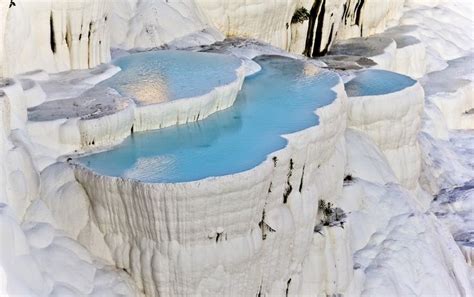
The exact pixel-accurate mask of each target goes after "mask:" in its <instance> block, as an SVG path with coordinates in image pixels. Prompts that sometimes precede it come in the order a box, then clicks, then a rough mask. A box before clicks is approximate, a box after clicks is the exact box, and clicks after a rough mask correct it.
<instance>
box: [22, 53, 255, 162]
mask: <svg viewBox="0 0 474 297" xmlns="http://www.w3.org/2000/svg"><path fill="white" fill-rule="evenodd" d="M107 65H109V66H110V67H106V66H101V68H99V69H104V67H105V69H106V71H105V72H104V73H99V74H98V76H99V77H98V78H96V77H93V78H91V83H99V82H101V81H104V80H106V79H108V78H110V77H111V76H113V75H115V74H116V73H118V72H119V71H120V70H119V69H120V68H119V67H118V66H115V65H112V64H107ZM234 71H235V75H236V78H235V80H234V81H232V82H230V83H228V84H224V85H220V86H217V87H214V88H212V89H211V90H210V91H209V92H208V93H206V94H203V95H199V96H194V97H187V98H180V99H177V100H174V101H169V102H164V103H159V104H150V105H142V106H140V105H138V104H136V103H135V102H134V100H132V99H127V98H128V97H126V96H122V95H120V98H121V99H123V100H125V101H127V102H128V105H127V106H126V107H125V108H123V109H120V110H117V111H116V112H114V113H111V114H105V115H102V116H98V117H94V118H85V117H82V116H79V117H67V118H60V119H54V120H46V121H28V122H27V129H28V131H29V132H30V134H31V135H32V137H33V138H34V139H35V140H37V141H38V143H40V144H42V145H45V146H46V147H50V148H52V149H54V150H55V151H57V152H58V153H59V154H60V155H68V154H81V153H90V152H92V151H94V152H96V151H98V150H104V149H110V148H112V147H113V146H115V145H118V144H120V143H121V142H122V141H123V140H124V139H125V138H127V137H128V136H130V135H131V134H132V133H133V132H135V131H147V130H154V129H160V128H165V127H169V126H172V125H179V124H184V123H189V122H194V121H198V120H201V119H204V118H206V117H208V116H209V115H211V114H213V113H215V112H217V111H220V110H223V109H226V108H229V107H230V106H232V105H233V103H234V102H235V99H236V98H237V94H238V92H239V90H240V89H241V87H242V84H243V81H244V79H245V73H246V69H245V65H244V63H243V62H242V61H240V66H239V67H238V68H236V69H235V70H234ZM105 90H106V88H104V91H105Z"/></svg>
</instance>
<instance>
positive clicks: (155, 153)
mask: <svg viewBox="0 0 474 297" xmlns="http://www.w3.org/2000/svg"><path fill="white" fill-rule="evenodd" d="M192 55H193V56H194V57H196V56H195V55H196V53H193V54H192ZM141 58H142V57H140V58H139V59H141ZM132 59H133V58H132V56H131V57H129V61H128V62H129V63H130V62H132ZM191 60H192V59H190V63H191ZM255 61H256V62H257V63H258V64H260V66H261V67H262V70H261V71H260V72H258V73H257V74H255V75H253V76H251V77H247V78H246V80H245V82H244V85H243V87H242V90H241V91H240V93H239V95H238V97H237V99H236V102H235V104H234V105H233V106H232V107H230V108H228V109H225V110H223V111H220V112H216V113H215V114H213V115H211V116H209V117H208V118H206V119H204V120H201V121H198V122H193V123H189V124H184V125H178V126H172V127H168V128H164V129H159V130H152V131H147V132H140V133H134V134H132V135H131V136H129V137H128V138H127V139H126V140H125V141H123V143H121V144H120V145H118V146H116V147H114V148H113V149H111V150H110V151H106V152H101V153H96V154H92V155H88V156H85V157H82V158H79V162H80V163H81V164H83V165H84V166H86V167H88V168H90V169H91V170H93V171H95V172H97V173H98V174H102V175H108V176H118V177H125V178H131V179H136V180H140V181H143V182H150V183H177V182H190V181H196V180H200V179H204V178H207V177H212V176H223V175H229V174H234V173H238V172H242V171H246V170H249V169H251V168H254V167H255V166H257V165H258V164H260V163H261V162H263V161H264V160H265V159H266V158H267V155H269V154H271V153H273V152H275V151H277V150H280V149H282V148H284V147H285V146H286V143H287V140H286V139H284V138H283V137H281V135H283V134H289V133H293V132H296V131H300V130H303V129H305V128H308V127H311V126H315V125H318V124H319V119H318V117H317V115H316V114H315V113H314V111H315V110H316V109H317V108H319V107H322V106H325V105H328V104H330V103H331V102H333V101H334V100H335V98H336V93H335V92H334V91H332V90H331V88H332V87H334V86H335V85H336V84H337V83H338V82H339V77H338V76H337V75H336V74H335V73H332V72H328V71H324V72H320V73H317V74H315V73H314V71H313V74H305V73H307V72H310V71H305V63H304V62H302V61H298V60H294V59H290V58H285V57H279V56H260V57H257V58H256V59H255ZM170 65H171V67H173V66H172V63H170ZM306 65H307V64H306ZM169 71H171V70H169ZM219 76H220V77H226V74H219ZM199 81H200V80H199ZM199 81H194V82H193V83H198V82H199ZM180 83H182V82H180ZM189 88H191V87H189Z"/></svg>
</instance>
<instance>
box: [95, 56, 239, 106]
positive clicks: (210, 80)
mask: <svg viewBox="0 0 474 297" xmlns="http://www.w3.org/2000/svg"><path fill="white" fill-rule="evenodd" d="M114 64H115V65H117V66H119V67H120V68H121V69H122V71H120V72H119V73H117V74H116V75H114V76H113V77H111V78H110V79H108V80H106V81H104V82H102V83H101V84H99V85H98V87H104V86H105V87H111V88H114V89H116V90H117V91H118V92H119V93H120V94H121V95H123V96H131V97H133V98H135V99H136V100H137V102H138V103H141V104H152V103H161V102H165V101H171V100H176V99H180V98H188V97H194V96H200V95H204V94H206V93H209V91H211V90H212V89H214V88H215V87H218V86H222V85H226V84H228V83H231V82H233V81H234V80H235V79H236V78H237V77H236V73H235V70H236V69H237V68H239V67H240V64H241V62H240V60H239V59H238V58H236V57H233V56H230V55H222V54H213V53H196V52H187V51H153V52H144V53H137V54H133V55H129V56H125V57H122V58H119V59H117V60H115V61H114Z"/></svg>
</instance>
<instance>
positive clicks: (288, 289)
mask: <svg viewBox="0 0 474 297" xmlns="http://www.w3.org/2000/svg"><path fill="white" fill-rule="evenodd" d="M290 283H291V278H290V279H289V280H288V281H287V282H286V297H288V293H289V291H290Z"/></svg>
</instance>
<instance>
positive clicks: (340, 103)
mask: <svg viewBox="0 0 474 297" xmlns="http://www.w3.org/2000/svg"><path fill="white" fill-rule="evenodd" d="M15 2H16V6H15V7H12V8H8V5H9V3H8V1H0V74H3V75H4V76H13V75H16V74H18V73H22V72H25V71H32V70H34V71H33V72H29V73H26V74H21V75H19V76H16V77H14V78H13V79H2V80H1V83H0V164H2V166H0V243H1V244H0V295H28V296H31V295H37V296H49V295H51V296H65V295H76V296H84V295H89V296H104V295H106V294H107V295H114V296H120V295H121V296H124V295H125V296H134V295H135V296H140V295H142V294H143V293H146V294H148V295H151V296H153V295H155V294H160V295H173V294H176V295H177V294H183V295H195V294H198V293H200V294H201V295H220V296H224V295H236V294H243V295H254V294H258V293H259V292H260V293H262V294H265V295H271V296H286V295H289V296H291V295H293V296H301V295H317V296H327V295H333V294H344V295H347V296H391V295H395V296H396V295H398V296H407V295H417V296H433V295H439V296H472V295H473V294H474V293H473V289H472V288H473V286H472V248H471V247H470V245H469V241H468V240H466V238H463V236H467V235H466V234H467V233H466V232H465V231H466V230H464V229H463V228H468V227H469V226H470V225H471V226H472V218H470V217H472V216H470V214H472V211H471V212H469V210H470V208H469V207H472V194H471V196H470V193H472V189H471V190H470V191H471V192H469V190H467V191H466V190H465V189H463V185H465V184H467V185H469V183H467V182H466V181H469V180H472V179H473V178H474V174H473V172H474V169H473V168H474V163H473V162H472V160H473V158H474V148H472V143H473V141H472V139H473V137H472V133H471V134H469V131H464V132H459V131H458V132H453V131H452V130H449V129H448V128H456V129H459V128H471V129H472V127H473V126H472V123H473V122H472V118H473V114H474V113H473V111H472V107H473V106H472V105H473V104H472V69H470V67H469V63H467V62H466V61H469V60H467V59H469V56H470V55H472V54H470V53H471V52H472V34H469V33H470V32H472V24H473V22H472V7H470V6H472V5H470V2H467V1H464V3H463V1H462V0H452V1H447V0H445V1H443V0H440V1H437V0H407V1H379V0H378V1H376V0H373V1H372V0H370V1H369V0H366V1H365V2H366V3H367V4H366V6H364V7H363V8H362V10H361V12H360V13H361V14H360V16H361V19H362V24H364V26H363V32H362V34H363V35H364V36H366V35H369V34H372V33H382V31H383V30H384V28H385V27H386V26H387V25H390V24H389V22H391V20H393V19H397V18H398V17H399V16H400V14H401V13H402V5H403V2H405V4H406V5H407V6H405V8H406V9H407V10H406V11H405V12H404V15H403V16H402V17H401V19H400V24H401V25H402V27H403V26H405V25H409V26H414V27H415V29H414V30H413V31H411V29H410V30H405V29H403V28H402V27H400V28H392V29H390V30H388V31H387V32H385V33H384V34H382V36H383V37H385V38H390V39H393V40H394V44H393V45H391V46H390V48H389V49H390V51H387V52H388V54H386V55H385V56H384V57H379V58H380V59H378V60H377V59H375V60H377V62H379V63H380V64H379V67H382V68H385V69H389V70H395V71H399V72H402V73H405V74H408V75H411V76H413V77H422V76H423V78H422V79H420V84H421V86H423V88H424V89H425V98H424V99H425V102H424V110H423V102H422V98H423V94H422V89H421V87H420V84H416V85H414V86H413V87H410V88H407V89H405V90H403V91H400V92H397V93H394V94H388V95H383V96H377V97H374V98H357V99H354V98H350V99H349V100H346V99H345V93H344V90H343V89H342V84H341V85H339V86H338V89H337V90H338V93H339V95H340V98H338V100H336V101H335V102H334V103H333V104H331V105H329V106H327V107H325V108H324V109H320V110H319V111H318V113H319V114H320V116H321V124H320V125H319V126H316V127H313V128H309V129H307V130H305V131H302V132H299V133H296V134H294V135H289V136H288V138H289V140H290V141H289V144H288V146H287V147H286V148H285V149H283V150H281V151H279V152H277V153H276V155H277V156H278V162H277V166H276V167H274V164H273V162H272V160H271V159H270V160H267V161H266V162H264V163H263V164H261V165H260V166H258V167H256V168H254V169H252V170H250V171H248V172H245V173H241V174H239V175H237V176H234V178H233V177H232V176H227V177H222V178H219V179H210V180H204V181H201V182H199V183H191V184H173V185H166V186H165V185H159V184H140V183H138V182H132V181H130V180H126V179H115V178H110V177H105V176H96V175H94V173H92V172H89V171H84V170H83V169H80V168H76V171H75V172H74V171H73V169H72V168H71V167H70V166H69V165H68V164H67V163H63V162H57V160H58V157H60V155H61V151H62V150H64V151H71V150H74V149H77V148H80V147H81V146H84V147H85V148H86V149H90V148H94V147H96V146H97V145H99V144H100V145H103V144H104V145H105V144H110V143H115V141H119V140H118V139H120V138H122V137H125V136H126V135H128V133H129V132H130V127H131V125H132V119H129V118H128V117H129V116H130V115H128V114H127V115H126V116H125V115H121V114H120V113H118V114H117V115H115V116H111V117H110V118H108V117H104V118H102V119H101V120H100V118H99V119H91V121H92V122H87V121H83V122H84V123H83V125H84V126H82V127H81V125H82V124H81V121H77V119H76V120H73V121H71V122H72V124H73V125H72V126H71V127H69V128H71V130H68V129H69V128H68V127H64V129H65V131H73V132H71V133H70V134H69V132H67V133H68V135H65V137H66V139H68V138H69V137H70V139H71V141H72V143H73V145H72V146H70V147H68V148H67V149H65V148H66V146H65V145H64V143H63V140H58V139H59V136H58V135H59V132H58V131H59V130H58V129H59V128H58V127H59V126H60V125H61V124H55V125H57V126H54V127H53V126H51V127H52V128H51V129H50V130H48V129H43V128H38V129H37V130H38V131H36V132H35V133H33V130H34V129H33V130H31V131H30V132H31V133H29V131H28V130H29V129H30V128H31V127H30V126H31V125H32V122H31V121H27V108H28V107H33V108H34V107H35V106H36V105H38V104H41V103H42V102H43V101H49V100H57V99H60V98H66V97H65V95H67V98H74V97H77V96H79V95H80V94H81V93H83V92H84V90H85V89H87V88H88V86H87V85H88V84H87V83H83V82H84V81H83V79H84V77H82V79H79V80H76V82H78V85H80V86H77V87H76V88H74V87H72V86H73V84H70V83H69V82H68V83H65V84H64V85H63V87H57V88H56V87H55V86H58V84H57V82H56V81H55V82H54V83H51V81H54V80H55V79H56V78H60V77H67V76H65V74H51V72H58V71H62V70H69V69H75V68H88V67H92V66H95V65H98V64H99V63H101V62H108V61H109V59H110V46H109V41H108V40H109V39H110V40H111V41H112V44H113V46H116V47H122V48H127V49H129V48H139V47H141V48H149V47H155V46H161V45H163V44H165V43H170V42H173V41H177V44H178V45H177V46H179V45H186V46H189V45H194V46H195V45H201V44H209V43H212V42H213V41H215V40H220V39H222V35H221V34H219V32H216V30H215V28H213V27H214V25H215V26H216V27H217V28H219V25H218V23H219V22H220V20H221V19H225V15H226V14H228V15H229V17H231V16H234V17H235V16H239V17H242V20H245V22H243V23H240V22H231V26H232V28H231V30H232V32H239V33H238V34H239V35H245V36H252V37H261V38H263V39H264V40H266V41H270V42H272V43H274V44H276V45H279V46H282V47H284V48H286V49H290V50H291V51H293V52H296V53H301V52H302V50H303V49H304V45H305V42H304V40H303V39H305V37H306V33H307V32H306V27H307V23H308V21H305V22H303V24H295V25H290V28H289V29H288V31H286V23H287V22H289V21H290V20H291V16H292V11H291V9H290V8H289V7H292V8H293V9H296V8H297V7H299V6H305V7H307V8H308V10H309V9H310V8H311V6H312V4H313V2H312V1H309V0H308V1H292V0H289V1H286V2H287V6H286V7H284V9H283V10H282V4H280V5H275V7H276V8H278V9H275V10H272V9H271V5H270V4H271V3H272V1H266V0H262V1H260V2H259V1H257V0H251V1H245V2H244V1H241V0H238V1H235V2H234V1H232V2H230V1H227V2H226V1H224V0H222V1H220V0H219V2H220V3H221V4H222V7H223V8H219V6H212V5H213V3H216V5H217V4H218V1H217V0H216V1H214V2H213V1H189V3H188V2H174V1H169V2H170V3H169V4H167V3H166V2H165V1H161V0H155V1H151V0H146V1H135V0H123V1H117V2H114V4H115V5H113V6H112V7H111V6H110V5H108V4H107V2H108V1H101V0H88V1H72V2H71V1H62V0H44V1H34V0H15ZM153 2H155V3H153ZM283 2H284V1H283ZM283 2H282V3H283ZM344 2H347V3H349V6H350V7H351V9H350V17H349V18H348V21H350V22H348V24H349V25H348V26H347V27H346V26H344V27H342V26H341V25H340V24H338V22H339V20H340V19H341V14H342V10H343V4H344ZM109 3H110V2H109ZM225 3H228V4H229V5H227V6H225V5H224V4H225ZM233 3H239V4H240V5H239V6H238V7H237V8H238V9H229V7H231V5H230V4H233ZM255 3H259V5H257V4H255ZM327 3H328V6H327V7H333V6H334V8H331V9H329V8H328V10H327V11H326V16H327V18H325V21H324V24H323V33H322V42H321V44H322V45H321V47H324V46H325V43H327V41H328V36H329V35H330V34H329V33H330V30H331V26H332V24H334V26H335V28H336V26H339V29H338V30H336V29H334V30H335V31H337V32H338V36H337V38H335V39H336V40H344V39H346V38H349V37H359V36H360V35H359V34H360V30H361V28H360V26H358V25H356V24H355V16H356V14H355V13H354V12H355V6H357V3H358V1H343V0H340V1H339V0H334V1H333V0H327ZM252 4H255V5H252ZM420 4H423V5H428V6H419V5H420ZM461 4H464V6H462V5H461ZM466 4H467V5H466ZM138 5H139V6H138ZM246 5H249V6H248V8H247V9H246ZM211 6H212V7H211ZM257 7H258V8H257ZM158 8H160V9H158ZM194 8H196V9H194ZM250 8H252V9H250ZM254 8H255V9H254ZM255 11H257V12H259V13H260V15H263V14H261V12H262V11H265V14H264V15H263V16H264V17H265V18H266V20H265V21H266V22H268V23H270V24H271V25H266V26H262V25H260V24H261V22H262V21H261V20H259V19H258V18H256V17H255V13H254V12H255ZM333 12H334V15H333V16H330V15H331V13H333ZM143 13H146V16H145V17H143V18H141V14H143ZM283 14H284V15H285V16H284V17H285V19H284V20H280V19H278V18H279V16H280V15H283ZM51 16H52V20H53V24H54V32H53V33H54V34H53V35H54V36H55V41H57V42H56V43H55V46H56V53H55V54H53V51H52V44H51V40H50V35H51V33H52V31H51V26H50V24H51ZM106 16H107V20H106V19H105V17H106ZM176 17H179V20H177V19H176ZM175 20H177V21H176V23H173V22H174V21H175ZM91 21H92V23H93V25H92V26H91V28H92V30H91V35H90V36H88V35H89V34H88V31H89V30H90V28H89V24H90V22H91ZM162 21H163V22H162ZM81 24H82V26H81ZM111 24H112V25H111ZM177 24H179V25H177ZM222 26H223V27H225V26H226V24H225V22H223V24H222ZM295 31H296V34H295V33H294V32H295ZM335 31H334V32H335ZM68 32H69V33H68ZM334 32H333V33H334ZM221 33H223V34H226V33H228V32H226V30H223V32H221ZM81 34H82V35H81ZM124 36H125V37H124ZM410 36H411V37H414V38H416V39H418V40H419V41H420V43H411V42H409V39H410V38H409V37H410ZM86 37H87V38H86ZM379 37H380V36H379ZM405 42H407V44H405V45H406V46H400V43H402V44H404V43H405ZM394 45H396V46H394ZM242 47H243V48H240V47H239V48H237V46H236V47H235V52H234V53H239V52H240V53H242V52H245V51H246V49H245V46H242ZM261 47H263V46H261ZM260 50H261V49H260ZM248 52H251V53H252V57H253V56H255V55H258V54H259V53H260V51H259V50H258V49H254V48H253V49H250V50H248V51H247V53H248ZM363 56H370V55H369V53H365V54H364V55H363ZM463 57H464V59H466V60H463ZM466 57H467V58H466ZM463 61H464V62H463ZM457 62H461V63H457ZM246 63H247V66H253V67H254V66H255V65H253V64H252V63H251V62H250V61H249V60H247V62H246ZM380 65H383V66H380ZM453 66H454V67H453ZM471 68H472V67H471ZM36 69H45V70H46V71H47V72H49V73H47V72H45V71H36ZM96 70H97V71H98V73H100V72H101V71H102V70H101V69H100V68H98V69H96ZM253 70H258V69H253ZM94 71H95V70H94ZM434 71H438V72H434ZM433 72H434V73H433ZM56 75H57V76H56ZM76 78H77V77H76ZM102 79H104V77H103V76H101V75H92V76H91V77H90V80H89V85H90V86H92V85H93V84H96V83H97V82H98V81H100V80H102ZM59 85H60V84H59ZM90 86H89V87H90ZM355 100H356V101H355ZM364 102H365V103H364ZM364 104H365V105H364ZM135 111H136V110H134V113H135ZM422 111H423V112H422ZM123 113H124V114H125V113H127V112H126V111H123ZM382 115H383V116H386V118H384V117H383V116H382ZM114 117H115V118H114ZM420 121H421V130H419V129H420ZM104 122H105V123H104ZM158 125H159V123H158ZM346 125H347V126H349V127H352V128H346ZM104 126H105V127H104ZM114 127H115V128H114ZM151 127H152V126H150V128H151ZM53 128H54V129H53ZM116 128H117V129H116ZM144 129H145V128H144ZM378 129H380V130H379V131H378ZM51 131H55V132H54V133H53V132H51ZM79 131H84V133H85V136H84V138H81V134H80V132H79ZM110 131H113V132H114V133H112V134H109V133H110ZM418 131H419V132H418ZM121 133H123V136H117V135H118V134H121ZM34 134H36V135H37V137H35V136H34ZM96 135H97V137H95V136H96ZM90 136H94V137H90ZM112 138H113V139H112ZM81 139H82V140H81ZM100 139H102V140H100ZM92 140H94V143H95V141H97V145H96V144H94V145H92V144H91V142H92ZM67 141H69V140H67ZM413 142H414V143H413ZM48 145H49V146H51V147H53V148H54V149H55V150H56V151H52V150H51V149H49V148H45V146H48ZM418 152H419V154H420V157H419V158H420V163H421V164H420V163H418V159H417V158H418V157H417V156H418ZM290 159H293V162H294V164H293V170H292V175H291V177H290V178H289V182H290V183H291V184H292V185H293V191H292V192H291V194H290V197H289V199H288V203H286V204H283V203H282V192H283V190H284V187H285V186H286V183H287V179H288V171H289V168H290V165H289V163H290ZM303 165H305V173H304V179H303V187H302V192H301V193H300V192H299V190H298V188H299V184H300V182H301V177H302V175H303V174H302V173H303V170H302V166H303ZM349 175H350V176H351V177H352V180H349V181H345V182H343V179H344V178H345V177H348V176H349ZM417 176H419V178H416V177H417ZM76 177H77V179H79V180H80V181H81V182H82V183H83V184H81V183H79V182H78V181H77V180H76ZM414 179H415V180H414ZM270 181H272V192H271V193H268V188H269V182H270ZM417 184H419V187H418V185H417ZM104 187H105V188H106V189H107V191H106V193H100V192H99V189H101V188H104ZM453 187H455V191H451V190H448V191H446V192H443V197H447V198H449V199H448V200H447V203H445V204H442V203H443V202H444V201H445V200H440V201H438V202H436V201H435V202H433V203H432V205H431V208H428V207H427V203H426V202H427V201H428V200H431V199H432V198H433V196H434V195H436V194H438V193H439V191H440V190H442V189H452V188H453ZM163 189H164V190H165V192H163ZM423 190H424V191H426V192H423ZM120 191H122V192H121V193H120ZM459 191H464V192H462V193H463V194H461V195H458V196H456V195H457V194H456V195H455V194H453V193H455V192H459ZM183 193H189V195H186V196H185V197H184V198H180V199H176V197H178V196H179V197H181V195H182V194H183ZM427 193H429V195H428V194H427ZM150 196H155V197H156V198H155V199H145V198H146V197H150ZM132 197H133V198H134V199H136V201H135V200H133V201H132ZM199 198H202V199H199ZM320 199H323V200H326V201H330V202H332V203H334V204H335V206H337V207H341V208H342V209H343V210H344V211H345V213H346V214H347V215H348V217H347V221H346V223H345V225H344V229H343V228H340V227H323V228H322V229H321V230H320V232H321V234H320V233H318V232H316V233H315V232H313V227H314V226H315V224H318V223H319V220H320V219H321V218H322V216H323V214H322V213H321V211H318V205H317V204H318V200H320ZM418 202H421V203H418ZM420 204H421V205H420ZM441 204H442V207H439V205H441ZM158 206H159V208H158V209H159V211H156V212H150V211H148V210H150V209H153V210H155V209H157V207H158ZM263 209H265V210H266V212H265V223H266V224H268V225H269V226H270V227H272V228H274V229H275V230H276V232H268V234H267V237H266V239H265V240H264V241H263V240H262V233H261V230H260V228H259V227H258V223H259V222H260V221H261V219H262V215H263ZM438 212H439V213H438ZM445 213H446V214H447V215H446V216H444V217H443V215H444V214H445ZM435 215H439V218H437V217H436V216H435ZM150 221H153V222H155V223H156V224H147V222H150ZM109 222H112V223H113V224H108V223H109ZM176 222H179V223H178V224H176ZM161 227H165V228H168V229H161ZM461 231H462V232H461ZM217 233H220V234H222V235H220V236H223V237H220V238H222V240H219V242H216V237H217ZM226 234H227V240H225V235H226ZM453 238H454V239H453ZM456 243H457V245H456ZM458 246H459V247H461V249H459V248H458ZM461 251H462V252H461ZM463 253H464V255H463ZM467 263H469V264H470V265H471V266H468V264H467ZM117 267H124V268H126V269H127V271H123V270H122V269H117Z"/></svg>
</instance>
